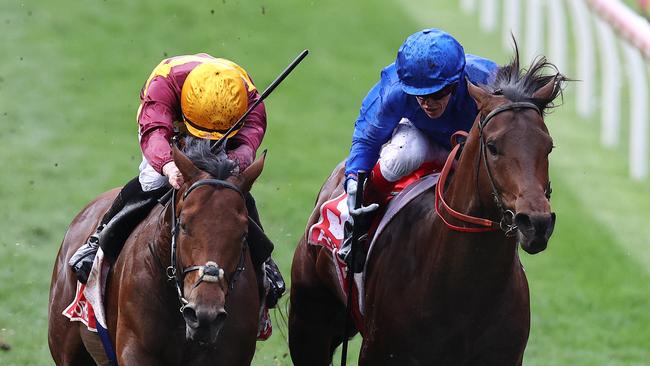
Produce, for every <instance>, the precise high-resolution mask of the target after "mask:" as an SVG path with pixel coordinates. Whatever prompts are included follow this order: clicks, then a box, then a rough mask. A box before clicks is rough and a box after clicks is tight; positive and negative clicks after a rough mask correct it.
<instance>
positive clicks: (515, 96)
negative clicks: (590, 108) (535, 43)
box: [483, 37, 569, 112]
mask: <svg viewBox="0 0 650 366" xmlns="http://www.w3.org/2000/svg"><path fill="white" fill-rule="evenodd" d="M512 41H513V43H514V48H515V55H514V57H513V58H512V60H511V61H510V63H509V64H507V65H504V66H501V67H499V69H498V71H497V73H496V76H495V78H494V81H492V82H491V83H490V84H488V85H485V86H483V88H484V89H485V90H487V91H488V92H490V93H492V94H495V95H499V94H501V95H503V96H504V97H506V98H508V99H509V100H511V101H513V102H531V103H533V104H535V105H536V106H537V107H538V108H539V109H540V111H542V112H546V111H547V110H548V109H550V108H554V107H557V106H558V105H559V104H555V103H554V102H553V101H554V100H555V98H556V97H557V96H558V95H560V96H562V90H563V89H564V82H565V81H569V79H568V78H567V77H566V76H564V75H562V74H561V73H560V71H559V70H558V68H557V66H555V65H554V64H552V63H550V62H548V61H547V60H546V57H544V56H538V57H536V58H535V59H534V60H533V62H532V64H531V65H530V67H529V68H528V69H527V70H526V69H522V68H520V62H519V48H518V47H517V42H516V41H515V39H514V37H513V40H512ZM548 71H551V73H549V72H548ZM553 79H555V89H554V90H553V93H551V96H550V97H548V98H544V99H541V98H533V94H534V93H535V92H536V91H537V90H539V89H540V88H541V87H543V86H544V85H546V84H547V83H548V82H550V81H551V80H553ZM560 99H562V98H560ZM560 104H561V103H560Z"/></svg>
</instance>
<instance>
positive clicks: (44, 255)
mask: <svg viewBox="0 0 650 366" xmlns="http://www.w3.org/2000/svg"><path fill="white" fill-rule="evenodd" d="M429 26H435V27H440V28H443V29H446V30H447V31H449V32H451V33H452V34H454V35H455V36H456V37H457V38H458V39H459V40H460V41H461V43H462V44H463V45H464V46H465V49H466V51H467V52H470V53H474V54H479V55H484V56H487V57H490V58H493V59H494V60H495V61H497V62H498V63H505V62H507V60H508V57H509V56H510V54H509V53H508V52H504V51H502V50H501V46H500V45H501V40H500V36H499V35H498V34H497V33H494V34H490V33H486V32H483V31H481V30H480V28H479V26H478V18H477V16H476V14H473V15H472V14H469V15H468V14H463V13H461V12H460V11H459V6H458V4H457V2H456V1H425V0H415V1H414V0H411V1H409V0H399V1H371V0H359V1H346V2H344V1H335V0H322V1H309V0H282V1H280V0H275V1H273V0H268V1H260V0H249V1H243V0H211V1H209V0H195V1H192V2H181V1H162V0H161V1H127V0H76V1H73V0H58V1H46V0H38V1H37V0H24V1H16V0H3V1H2V2H0V141H2V142H1V143H0V167H1V170H0V171H1V173H0V179H1V181H0V203H1V206H0V339H1V340H3V341H5V342H7V343H9V344H10V345H11V346H12V349H11V350H10V351H0V365H3V366H4V365H50V364H52V361H51V359H50V357H49V351H48V348H47V341H46V329H47V298H48V288H49V282H50V276H51V269H52V263H53V261H54V256H55V254H56V251H57V249H58V246H59V243H60V241H61V239H62V237H63V233H64V232H65V229H66V227H67V225H68V223H69V222H70V220H71V219H72V218H73V217H74V215H75V214H76V213H77V212H78V211H79V210H80V209H81V208H82V207H83V206H84V205H85V204H86V203H87V202H88V201H89V200H91V199H92V198H93V197H95V196H96V195H97V194H99V193H100V192H103V191H105V190H108V189H110V188H112V187H115V186H119V185H121V184H123V183H124V182H126V181H127V180H128V179H130V178H132V177H133V176H134V175H136V174H137V165H138V163H139V161H140V152H139V147H138V144H137V139H136V134H137V125H136V123H135V113H136V109H137V105H138V92H139V90H140V87H141V86H142V84H143V82H144V81H145V79H146V78H147V76H148V75H149V72H150V71H151V69H152V68H153V67H154V66H155V65H156V64H157V63H158V62H159V61H160V60H161V59H162V58H164V57H166V56H172V55H177V54H188V53H197V52H208V53H210V54H212V55H215V56H219V57H225V58H229V59H232V60H234V61H236V62H237V63H239V64H240V65H242V66H244V67H245V68H246V69H247V70H248V71H249V72H250V73H251V74H252V76H253V78H254V80H255V81H256V84H257V85H258V86H259V87H260V89H263V88H264V87H266V85H268V84H269V83H270V82H271V81H272V80H273V79H274V77H275V76H276V75H277V74H278V73H279V71H280V70H282V69H283V68H284V67H285V66H286V64H287V63H288V62H289V61H290V60H291V59H292V58H293V57H294V56H295V55H297V54H298V52H300V51H301V50H302V49H304V48H308V49H309V50H310V56H309V57H308V58H307V59H306V60H305V61H304V62H303V64H301V65H300V66H299V68H298V69H296V70H295V71H294V73H293V74H292V75H291V76H290V77H289V78H288V79H287V80H286V81H285V82H284V84H282V85H281V86H280V87H279V88H278V89H277V90H276V91H275V92H274V93H273V94H272V95H271V96H270V97H269V98H268V99H267V103H266V105H267V111H268V117H269V128H268V130H267V135H266V138H265V140H264V144H263V147H264V148H268V149H269V154H268V158H267V163H266V167H265V171H264V173H263V175H262V177H261V178H260V180H259V181H258V182H257V184H256V186H255V188H254V192H255V195H256V197H257V200H258V203H259V206H260V210H261V214H262V219H263V222H264V224H265V227H266V228H267V230H268V232H269V235H270V236H271V238H272V239H273V240H274V241H275V243H276V252H275V254H274V257H275V259H276V261H277V262H278V263H279V265H280V267H281V269H282V270H283V272H284V273H285V277H288V276H289V267H290V263H291V257H292V253H293V249H294V247H295V245H296V242H297V240H298V238H299V237H300V235H301V234H302V232H303V230H304V224H305V222H306V220H307V217H308V215H309V212H310V211H311V208H312V205H313V202H314V198H315V195H316V193H317V191H318V189H319V187H320V185H321V183H322V182H323V180H324V179H325V177H327V175H328V174H329V172H330V171H331V169H332V168H333V166H334V165H335V164H336V163H337V162H338V161H340V160H341V159H343V158H344V157H345V156H346V153H347V150H348V147H349V141H350V137H351V133H352V128H353V122H354V119H355V117H356V114H357V111H358V108H359V105H360V101H361V99H362V98H363V97H364V95H365V93H366V92H367V90H368V89H369V88H370V87H371V85H372V84H373V83H374V82H376V80H377V78H378V76H379V71H380V69H381V68H382V67H383V66H385V65H386V64H388V63H390V62H392V60H393V59H394V56H395V52H396V50H397V48H398V47H399V45H400V44H401V43H402V41H403V40H404V39H405V38H406V37H407V36H408V35H409V34H411V33H413V32H415V31H417V30H418V29H420V28H424V27H429ZM567 29H570V28H567ZM521 42H523V40H522V41H521ZM565 73H567V74H568V75H571V74H572V73H575V70H572V69H569V70H566V71H565ZM574 107H575V103H574V91H573V90H572V85H569V87H568V90H567V93H566V98H565V106H564V107H561V108H559V109H558V110H557V111H556V112H555V113H553V114H551V115H550V116H549V117H548V118H547V123H548V125H549V128H550V129H551V131H552V134H553V136H554V139H555V144H556V145H557V149H556V150H555V152H554V153H553V154H552V158H551V177H552V181H553V188H554V195H553V201H552V203H553V207H554V209H555V211H556V212H557V215H558V222H557V225H556V231H555V233H554V235H553V238H552V240H551V242H550V245H549V248H548V249H547V250H546V251H545V252H543V253H541V254H539V255H536V256H528V255H526V254H522V256H523V260H524V262H525V265H526V269H527V274H528V277H529V281H530V285H531V298H532V316H533V318H532V329H531V336H530V341H529V344H528V348H527V351H526V355H525V362H526V364H530V365H647V364H650V272H649V270H650V251H649V250H648V249H647V247H648V244H649V243H648V242H649V241H650V225H648V224H649V219H650V183H649V182H647V181H645V182H635V181H632V180H630V179H629V178H628V174H627V172H628V167H627V161H628V159H627V156H626V155H627V146H626V143H625V142H623V143H622V145H621V146H620V147H618V148H616V149H611V150H606V149H604V148H602V147H600V145H599V142H598V141H599V138H598V133H599V125H598V122H597V119H596V118H594V119H593V120H584V119H580V118H579V117H577V115H576V114H575V112H574V110H575V108H574ZM623 107H624V108H626V107H627V105H626V102H624V103H623ZM623 120H624V121H625V119H623ZM626 133H627V132H625V133H623V134H622V136H624V137H625V136H626ZM624 140H625V139H624ZM275 315H279V314H278V313H277V312H275ZM315 331H316V330H315ZM285 336H286V328H283V326H282V325H279V324H278V322H276V324H275V332H274V335H273V337H272V338H271V340H269V341H267V342H260V343H258V352H257V354H256V356H255V361H254V364H255V365H289V364H291V362H290V359H289V357H288V347H287V344H286V341H285V338H286V337H285ZM358 343H359V341H358V339H356V340H355V343H353V346H352V349H353V350H352V354H351V356H350V364H356V362H355V361H354V357H355V356H356V355H357V354H358V353H357V352H358V351H357V349H358ZM336 364H338V360H337V361H336Z"/></svg>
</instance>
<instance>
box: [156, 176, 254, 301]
mask: <svg viewBox="0 0 650 366" xmlns="http://www.w3.org/2000/svg"><path fill="white" fill-rule="evenodd" d="M202 186H213V187H217V188H226V189H231V190H233V191H235V192H237V193H239V195H240V196H241V197H242V199H243V200H244V201H245V200H246V198H245V196H244V193H243V192H242V191H241V190H240V189H239V187H237V186H236V185H234V184H232V183H230V182H228V181H225V180H221V179H201V180H199V181H196V182H195V183H194V184H192V185H191V186H190V187H189V188H188V189H187V190H186V191H185V193H183V199H184V200H185V199H186V198H187V196H188V195H189V194H190V193H191V192H192V191H194V190H195V189H197V188H199V187H202ZM171 215H172V229H171V234H172V235H171V236H172V242H171V263H170V265H169V266H168V267H167V269H166V273H167V277H168V279H169V280H170V281H171V280H173V281H174V283H175V286H176V292H177V294H178V300H179V301H180V303H181V312H182V311H183V308H184V307H185V306H186V305H187V304H188V303H189V301H188V300H187V299H186V298H185V297H184V296H183V289H182V284H183V280H184V278H185V275H187V274H188V273H190V272H193V271H199V278H198V279H197V280H196V282H195V283H194V286H193V287H194V288H196V287H197V286H198V285H200V284H201V283H202V282H217V283H219V284H222V283H223V281H224V280H225V281H226V283H227V284H228V286H229V288H230V290H232V289H233V288H234V286H235V282H236V281H237V277H238V276H239V274H240V273H241V272H242V271H244V269H245V267H244V260H245V252H246V248H247V245H248V244H247V243H246V242H244V243H243V244H242V249H241V254H240V257H239V263H238V264H237V268H235V270H234V271H233V272H231V273H230V274H226V273H225V271H224V270H223V268H222V267H221V266H219V265H218V264H217V263H216V262H213V261H208V262H207V263H206V264H204V265H193V266H188V267H185V268H182V267H181V270H180V271H179V267H178V263H177V237H178V228H179V218H178V217H177V216H176V190H173V193H172V199H171Z"/></svg>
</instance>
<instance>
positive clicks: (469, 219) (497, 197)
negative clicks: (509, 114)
mask: <svg viewBox="0 0 650 366" xmlns="http://www.w3.org/2000/svg"><path fill="white" fill-rule="evenodd" d="M516 109H533V110H535V111H537V113H538V114H539V115H540V116H541V115H542V113H541V111H540V110H539V108H538V107H537V106H536V105H535V104H533V103H530V102H512V103H508V104H504V105H501V106H499V107H497V108H495V109H493V110H492V111H491V112H490V113H488V114H487V116H485V117H484V118H483V119H481V120H480V122H479V125H478V128H479V138H480V143H481V145H480V152H479V154H480V155H479V157H478V158H479V159H483V162H484V164H485V169H486V171H487V174H488V180H489V181H490V186H491V189H492V197H493V198H494V202H495V203H496V205H497V207H498V208H499V210H500V211H501V220H500V221H499V222H496V221H492V220H489V219H483V218H479V217H473V216H469V215H465V214H462V213H460V212H458V211H456V210H454V209H453V208H451V207H450V206H449V205H448V204H447V203H446V202H445V200H444V197H443V195H442V193H443V189H444V187H445V181H446V180H447V176H448V175H449V171H450V170H451V166H452V165H453V162H454V160H455V159H456V155H458V152H459V151H460V144H457V145H456V146H455V147H454V148H453V150H452V151H451V152H450V153H449V156H448V157H447V161H446V162H445V165H444V167H443V168H442V172H441V173H440V181H439V182H438V185H437V186H436V196H435V197H436V199H435V209H436V213H437V214H438V216H439V217H440V218H441V219H442V221H443V222H444V223H445V225H446V226H447V227H448V228H450V229H452V230H455V231H461V232H471V233H477V232H486V231H496V230H499V229H501V230H502V231H503V232H504V233H505V235H506V236H512V235H514V233H515V232H516V230H517V225H515V224H514V218H515V213H514V212H513V211H512V210H508V209H506V208H505V206H504V204H503V201H502V199H501V194H500V193H499V190H498V189H497V186H496V184H495V183H494V176H493V174H492V170H491V169H490V165H489V164H488V163H487V147H486V146H487V143H486V142H485V135H484V133H483V129H484V128H485V126H487V124H488V123H490V122H491V121H492V119H493V118H494V116H496V115H497V114H499V113H501V112H504V111H508V110H516ZM456 134H460V135H464V136H467V133H466V132H462V133H458V132H457V133H456ZM456 134H454V135H456ZM452 138H453V137H452ZM479 164H480V162H479ZM479 164H477V177H478V169H480V165H479ZM441 207H442V208H444V209H445V211H447V213H449V214H450V215H451V216H453V217H455V218H456V219H458V220H461V221H463V222H466V223H470V224H474V225H477V226H479V227H466V226H457V225H453V224H451V223H450V222H448V221H447V220H446V219H445V218H444V217H443V216H442V213H441V212H440V208H441Z"/></svg>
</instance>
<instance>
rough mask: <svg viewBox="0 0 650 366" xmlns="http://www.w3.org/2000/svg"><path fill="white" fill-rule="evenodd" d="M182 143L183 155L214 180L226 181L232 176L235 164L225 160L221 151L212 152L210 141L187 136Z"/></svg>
mask: <svg viewBox="0 0 650 366" xmlns="http://www.w3.org/2000/svg"><path fill="white" fill-rule="evenodd" d="M184 142H185V146H184V147H183V153H185V155H186V156H187V157H188V158H189V159H190V160H191V161H192V163H194V165H196V167H197V168H199V169H201V170H203V171H205V172H207V173H208V174H210V175H211V176H213V177H214V178H216V179H226V178H228V177H230V176H232V175H233V174H234V172H235V169H236V167H237V164H236V163H235V162H234V161H232V160H229V159H227V158H225V154H224V153H223V151H217V152H213V151H212V149H211V148H210V145H211V141H210V140H206V139H200V138H196V137H192V136H187V137H185V139H184Z"/></svg>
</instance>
